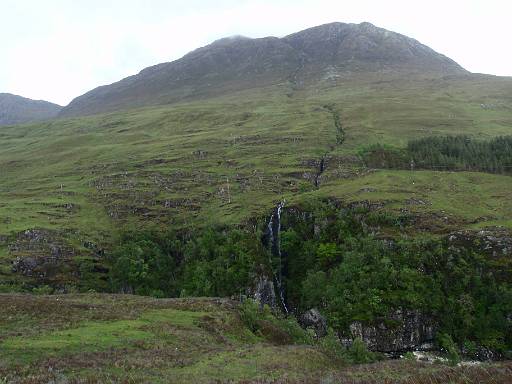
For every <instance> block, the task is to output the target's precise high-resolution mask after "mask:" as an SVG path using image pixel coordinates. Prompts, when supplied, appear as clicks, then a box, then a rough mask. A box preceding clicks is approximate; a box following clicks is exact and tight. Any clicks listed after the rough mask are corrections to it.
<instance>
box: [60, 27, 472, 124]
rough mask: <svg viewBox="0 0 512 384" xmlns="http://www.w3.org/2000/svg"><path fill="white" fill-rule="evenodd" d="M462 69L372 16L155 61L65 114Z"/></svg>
mask: <svg viewBox="0 0 512 384" xmlns="http://www.w3.org/2000/svg"><path fill="white" fill-rule="evenodd" d="M368 72H371V73H383V72H397V73H404V72H406V73H411V72H412V73H421V74H425V73H429V74H432V73H435V74H436V75H446V74H465V73H466V72H465V70H464V69H463V68H461V67H460V66H459V65H458V64H457V63H455V62H454V61H452V60H450V59H449V58H447V57H445V56H443V55H441V54H439V53H437V52H435V51H433V50H432V49H430V48H428V47H426V46H425V45H422V44H420V43H419V42H418V41H416V40H414V39H411V38H409V37H406V36H403V35H400V34H398V33H394V32H390V31H387V30H385V29H382V28H378V27H376V26H374V25H372V24H370V23H362V24H344V23H332V24H326V25H321V26H318V27H314V28H310V29H307V30H304V31H301V32H298V33H294V34H292V35H289V36H286V37H284V38H277V37H265V38H260V39H250V38H247V37H241V36H237V37H232V38H226V39H221V40H217V41H215V42H214V43H212V44H210V45H208V46H206V47H202V48H199V49H196V50H195V51H193V52H191V53H189V54H187V55H185V56H184V57H183V58H181V59H179V60H176V61H173V62H170V63H162V64H158V65H155V66H153V67H149V68H146V69H144V70H142V71H141V72H140V73H139V74H137V75H134V76H131V77H128V78H125V79H123V80H121V81H119V82H117V83H114V84H111V85H106V86H102V87H99V88H96V89H94V90H92V91H90V92H88V93H86V94H84V95H82V96H80V97H78V98H76V99H75V100H73V101H72V102H71V103H70V104H69V105H68V106H67V107H65V108H64V109H63V111H62V112H61V115H62V116H79V115H90V114H96V113H102V112H110V111H115V110H122V109H127V108H133V107H140V106H146V105H158V104H169V103H174V102H179V101H182V100H190V99H198V98H206V97H212V96H218V95H222V94H225V93H227V92H231V91H238V90H244V89H250V88H256V87H262V86H266V85H273V84H287V85H291V86H292V88H294V87H299V88H300V87H302V86H304V84H309V83H316V82H318V81H332V79H336V78H340V77H341V78H343V77H346V76H349V77H350V76H352V75H353V74H354V73H368Z"/></svg>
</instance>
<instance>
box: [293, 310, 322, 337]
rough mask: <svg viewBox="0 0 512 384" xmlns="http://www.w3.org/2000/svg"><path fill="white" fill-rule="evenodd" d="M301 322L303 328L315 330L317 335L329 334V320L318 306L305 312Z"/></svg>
mask: <svg viewBox="0 0 512 384" xmlns="http://www.w3.org/2000/svg"><path fill="white" fill-rule="evenodd" d="M299 322H300V324H301V325H302V327H303V328H305V329H312V330H313V331H315V335H316V337H324V336H325V335H327V320H326V319H325V317H323V316H322V314H321V313H320V312H319V311H318V309H316V308H312V309H310V310H309V311H306V312H304V313H303V314H302V316H301V317H300V319H299Z"/></svg>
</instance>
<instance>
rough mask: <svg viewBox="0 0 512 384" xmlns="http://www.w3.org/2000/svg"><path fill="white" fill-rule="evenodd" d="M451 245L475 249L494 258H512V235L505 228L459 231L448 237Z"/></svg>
mask: <svg viewBox="0 0 512 384" xmlns="http://www.w3.org/2000/svg"><path fill="white" fill-rule="evenodd" d="M448 241H449V243H450V245H451V246H452V247H453V248H455V249H457V248H467V249H473V250H475V251H479V252H482V253H484V254H486V255H489V256H492V257H500V256H507V257H510V256H512V233H511V232H510V231H509V230H506V229H503V228H487V229H485V230H480V231H471V230H465V231H458V232H454V233H452V234H451V235H449V236H448Z"/></svg>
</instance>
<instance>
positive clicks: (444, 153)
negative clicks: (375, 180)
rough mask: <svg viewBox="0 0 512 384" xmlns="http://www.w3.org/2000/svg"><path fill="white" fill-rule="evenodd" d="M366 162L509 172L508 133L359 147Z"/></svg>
mask: <svg viewBox="0 0 512 384" xmlns="http://www.w3.org/2000/svg"><path fill="white" fill-rule="evenodd" d="M360 156H361V157H362V158H363V160H364V161H365V163H366V165H367V166H369V167H373V168H389V169H412V170H414V169H434V170H441V171H450V170H452V171H478V172H489V173H498V174H510V173H512V136H503V137H496V138H493V139H491V140H475V139H472V138H471V137H469V136H433V137H426V138H422V139H417V140H411V141H409V143H408V145H407V148H406V149H397V148H393V147H391V146H383V145H380V144H376V145H372V146H370V147H367V148H365V149H363V150H361V151H360Z"/></svg>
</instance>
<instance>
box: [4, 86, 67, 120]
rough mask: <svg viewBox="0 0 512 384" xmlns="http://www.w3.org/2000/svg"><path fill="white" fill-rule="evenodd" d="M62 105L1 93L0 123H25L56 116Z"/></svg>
mask: <svg viewBox="0 0 512 384" xmlns="http://www.w3.org/2000/svg"><path fill="white" fill-rule="evenodd" d="M61 109H62V107H61V106H60V105H57V104H53V103H50V102H48V101H42V100H31V99H27V98H25V97H21V96H16V95H12V94H10V93H0V125H14V124H24V123H30V122H35V121H43V120H48V119H51V118H54V117H56V116H57V115H58V114H59V112H60V111H61Z"/></svg>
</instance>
